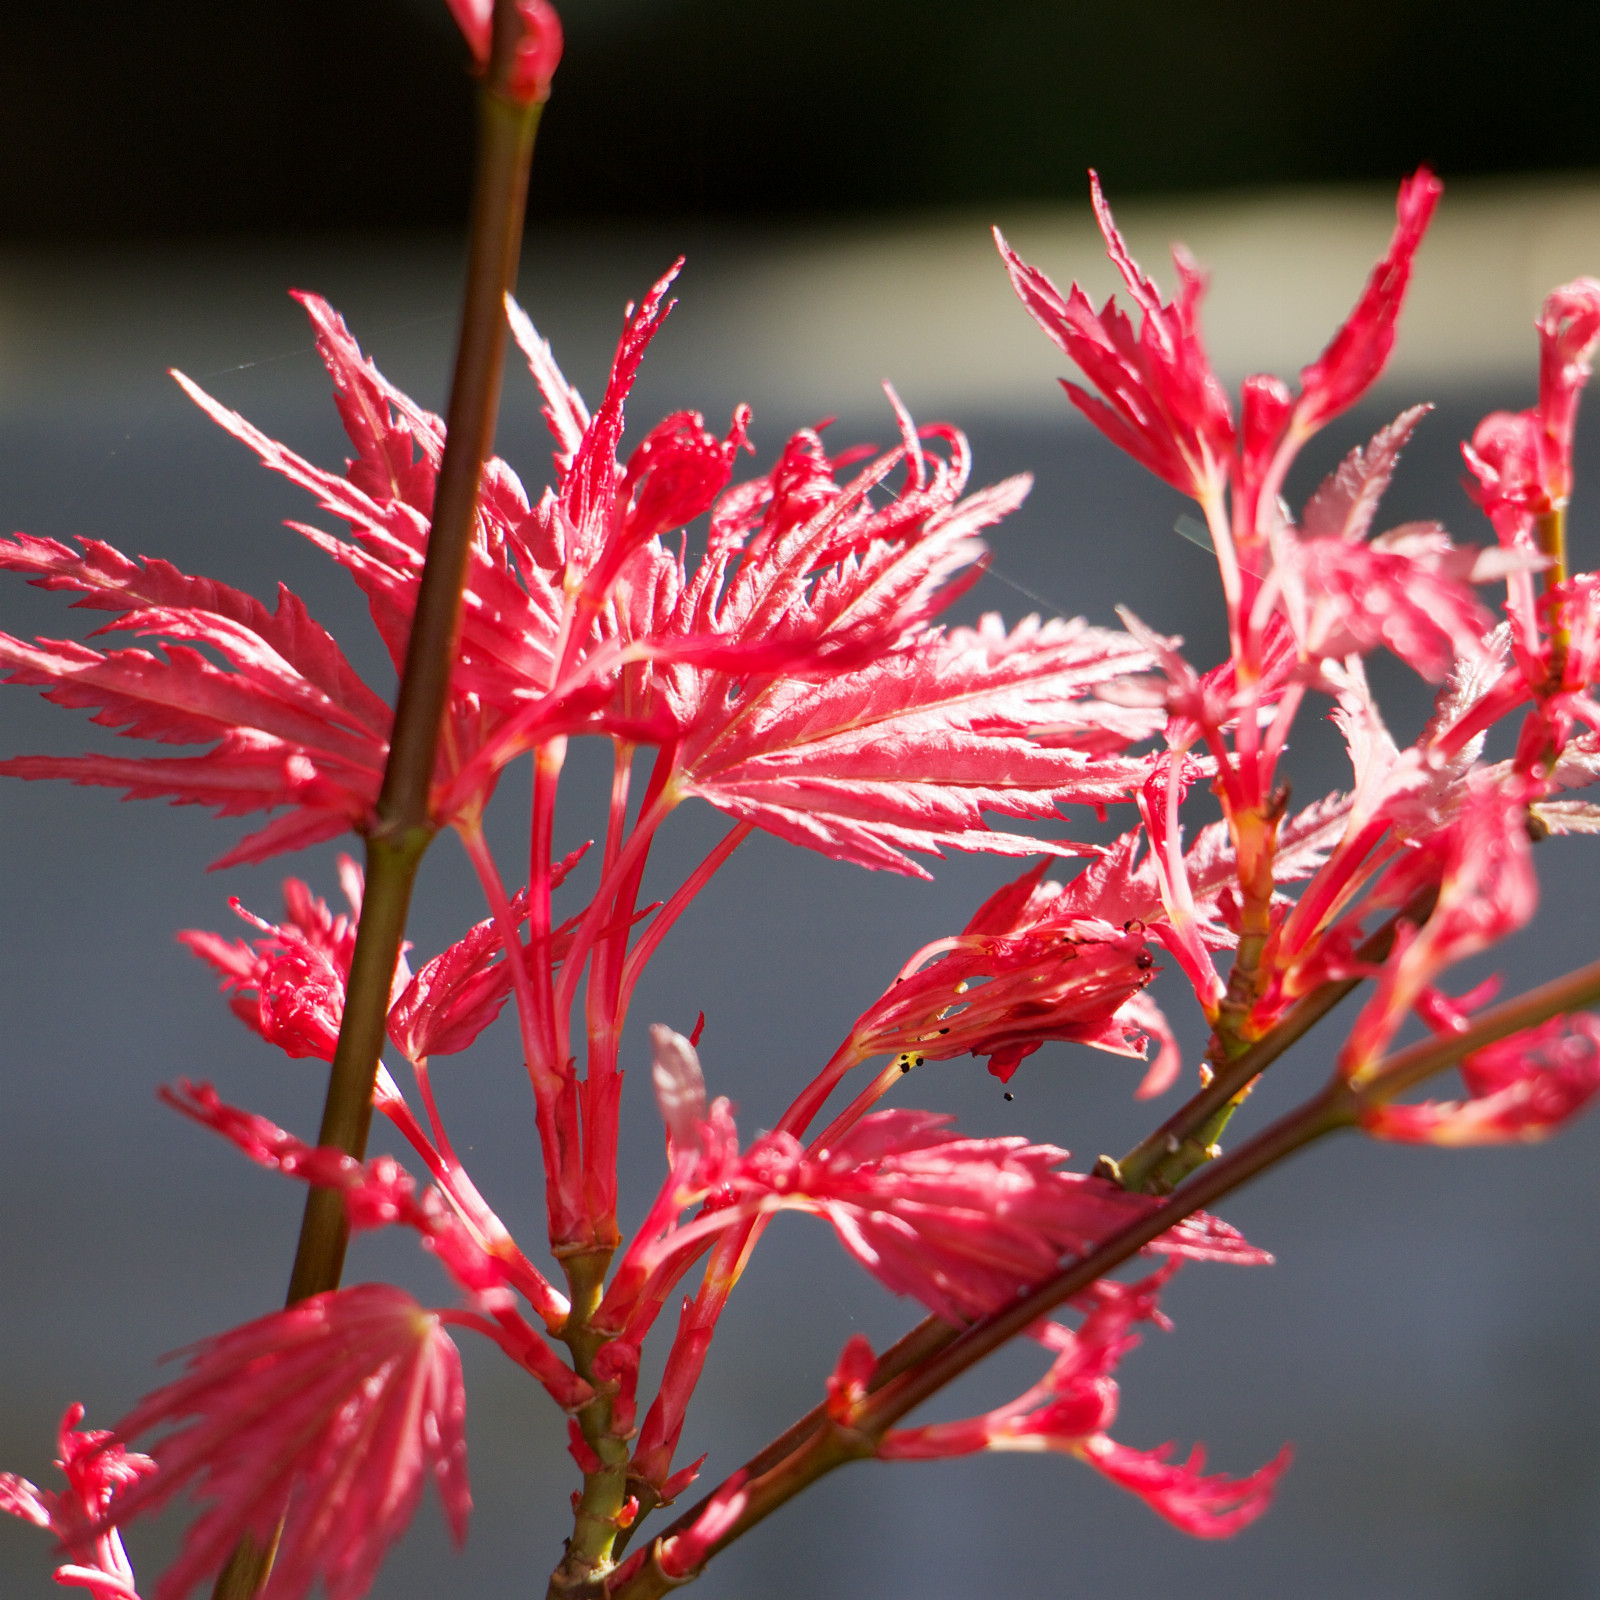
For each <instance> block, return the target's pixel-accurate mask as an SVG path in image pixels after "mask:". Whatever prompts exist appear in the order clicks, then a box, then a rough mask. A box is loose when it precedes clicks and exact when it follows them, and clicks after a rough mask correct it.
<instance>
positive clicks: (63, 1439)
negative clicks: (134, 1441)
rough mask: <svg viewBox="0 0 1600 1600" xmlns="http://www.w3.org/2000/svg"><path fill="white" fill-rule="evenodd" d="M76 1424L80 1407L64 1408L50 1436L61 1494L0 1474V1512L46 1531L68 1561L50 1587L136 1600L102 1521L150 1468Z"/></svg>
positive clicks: (111, 1439)
mask: <svg viewBox="0 0 1600 1600" xmlns="http://www.w3.org/2000/svg"><path fill="white" fill-rule="evenodd" d="M82 1421H83V1407H82V1406H81V1405H72V1406H68V1407H67V1410H66V1414H65V1415H64V1416H63V1417H62V1419H61V1426H60V1428H59V1429H58V1430H57V1435H56V1439H57V1448H58V1450H59V1452H60V1453H59V1455H58V1456H57V1457H56V1463H55V1464H56V1466H57V1468H58V1469H59V1470H60V1472H61V1473H62V1475H63V1476H64V1477H65V1478H66V1480H67V1487H66V1488H65V1489H63V1490H61V1491H59V1492H56V1491H53V1490H49V1489H37V1488H35V1487H34V1486H33V1485H32V1484H31V1483H29V1482H28V1480H27V1479H26V1478H19V1477H18V1476H17V1475H16V1474H15V1473H14V1472H0V1511H7V1512H9V1513H10V1514H11V1515H12V1516H14V1517H21V1518H22V1519H23V1520H24V1521H25V1522H31V1523H33V1524H34V1525H35V1526H36V1527H40V1528H47V1529H49V1530H50V1532H52V1533H53V1534H55V1536H56V1538H57V1539H59V1540H60V1541H61V1544H62V1546H63V1548H64V1549H65V1551H66V1553H67V1555H68V1557H69V1558H70V1559H68V1560H67V1561H65V1562H63V1563H62V1565H60V1566H59V1567H57V1568H56V1573H55V1578H56V1582H57V1583H61V1584H67V1585H69V1586H71V1587H74V1588H79V1589H87V1590H88V1591H89V1593H90V1594H91V1595H92V1596H93V1597H94V1600H139V1596H138V1593H137V1592H136V1591H135V1589H134V1578H133V1568H132V1566H131V1565H130V1564H129V1562H128V1556H127V1552H126V1551H125V1550H124V1549H123V1547H122V1538H121V1536H120V1535H119V1534H118V1533H117V1530H116V1529H115V1528H114V1527H110V1526H108V1525H107V1519H108V1517H110V1516H112V1515H114V1508H115V1507H116V1506H117V1504H118V1501H119V1498H120V1499H122V1500H124V1501H125V1500H126V1497H127V1492H128V1491H129V1490H130V1489H131V1488H132V1487H133V1485H135V1484H136V1483H138V1482H139V1481H140V1480H141V1479H144V1478H148V1477H149V1476H150V1474H152V1473H153V1472H155V1470H156V1463H155V1462H154V1461H153V1460H151V1458H150V1457H149V1456H145V1455H138V1454H136V1453H134V1452H131V1451H129V1450H126V1449H124V1448H123V1446H122V1445H121V1444H119V1443H118V1442H116V1435H115V1434H113V1433H112V1432H110V1431H108V1430H105V1429H89V1428H79V1426H78V1424H79V1423H80V1422H82Z"/></svg>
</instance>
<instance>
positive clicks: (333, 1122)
mask: <svg viewBox="0 0 1600 1600" xmlns="http://www.w3.org/2000/svg"><path fill="white" fill-rule="evenodd" d="M521 31H522V22H521V18H520V16H519V14H518V11H517V7H516V4H515V0H495V8H494V37H493V46H492V51H491V56H490V62H489V70H488V74H487V76H486V79H485V83H484V87H483V89H482V92H481V93H480V95H479V121H478V151H477V167H476V173H475V177H474V187H473V200H472V216H471V236H470V245H469V249H468V259H467V281H466V294H465V300H464V305H463V308H462V317H461V336H460V342H459V345H458V348H457V354H456V368H455V378H454V381H453V383H452V385H451V390H450V404H449V409H448V413H447V418H446V420H447V426H448V433H447V437H446V441H445V451H444V459H443V461H442V462H441V463H440V467H439V479H438V483H437V485H436V487H435V491H434V505H433V522H432V526H431V528H430V530H429V534H428V556H427V561H426V563H425V565H424V567H423V572H422V579H421V582H420V584H419V586H418V590H417V606H416V612H415V615H414V617H413V619H412V626H411V637H410V640H409V642H408V644H407V647H406V660H405V669H404V671H403V673H402V675H401V679H400V693H399V699H398V701H397V702H396V705H395V717H394V730H393V735H392V738H391V741H390V746H389V758H388V762H387V764H386V765H385V767H384V774H383V788H382V791H381V793H380V795H379V798H378V806H377V813H378V821H377V825H376V827H375V828H374V829H373V831H372V833H371V835H370V837H369V838H368V840H367V885H366V893H365V896H364V899H363V905H362V915H361V924H360V928H359V930H358V932H357V935H356V947H355V951H354V954H353V956H352V961H351V970H350V980H349V983H348V985H347V988H346V993H345V1006H344V1016H343V1019H342V1021H341V1024H340V1028H339V1042H338V1045H337V1047H336V1048H335V1051H334V1057H333V1065H332V1068H331V1070H330V1072H329V1077H328V1094H327V1099H326V1101H325V1103H324V1107H323V1114H322V1126H321V1129H320V1131H319V1134H318V1143H319V1144H323V1145H335V1146H337V1147H338V1148H339V1149H341V1150H343V1151H345V1152H346V1154H348V1155H352V1156H355V1157H356V1158H357V1159H360V1158H361V1157H363V1156H364V1155H365V1153H366V1146H367V1133H368V1130H369V1127H370V1125H371V1121H372V1089H373V1084H374V1082H375V1080H376V1078H377V1072H378V1060H379V1055H380V1053H381V1051H382V1049H383V1040H384V1035H385V1031H386V1028H387V1023H388V1012H389V991H390V986H391V984H392V982H393V979H394V970H395V963H396V962H397V961H398V960H399V957H400V945H401V940H402V938H403V936H404V933H405V925H406V914H407V911H408V910H409V907H410V903H411V888H412V884H413V882H414V881H415V879H416V872H417V867H418V864H419V863H420V862H421V860H422V856H423V852H424V851H425V850H426V849H427V846H428V842H429V840H430V839H431V838H432V837H433V833H434V824H433V821H432V819H431V817H430V815H429V808H428V799H429V790H430V788H431V786H432V782H433V774H434V765H435V760H436V756H437V751H438V746H439V738H440V734H441V731H442V729H443V726H444V718H445V712H446V710H447V707H448V704H449V693H450V675H451V670H452V668H453V666H454V663H455V655H456V639H457V636H458V634H459V631H460V622H461V595H462V590H463V588H464V587H465V584H466V575H467V560H468V556H469V554H470V551H471V548H472V535H473V530H474V527H475V525H476V521H477V506H478V487H479V482H480V480H481V478H482V475H483V463H484V461H485V460H486V458H487V457H488V454H489V451H490V449H491V447H492V445H493V440H494V426H495V416H496V413H497V411H498V409H499V404H500V376H501V372H502V370H503V368H504V365H505V344H506V319H505V296H506V292H507V291H508V290H509V288H510V287H511V284H512V282H513V280H514V278H515V275H516V269H517V258H518V254H519V251H520V248H521V242H522V224H523V211H524V205H525V202H526V197H527V188H528V166H529V162H530V160H531V159H532V154H533V140H534V134H535V132H536V130H537V128H538V124H539V109H540V108H539V106H538V105H537V104H535V105H523V104H519V103H517V102H516V101H514V100H512V99H511V98H509V97H508V95H507V94H506V93H505V88H506V85H507V84H508V82H509V80H510V74H511V68H512V64H513V62H514V59H515V53H516V47H517V44H518V42H519V40H520V37H521ZM348 1239H349V1228H348V1224H347V1223H346V1220H345V1214H344V1203H343V1200H342V1199H341V1197H340V1196H339V1194H338V1193H337V1192H336V1191H334V1190H330V1189H312V1191H311V1192H310V1194H309V1195H308V1196H307V1199H306V1209H305V1215H304V1218H303V1220H302V1222H301V1227H300V1242H299V1246H298V1248H297V1249H296V1252H295V1262H294V1270H293V1272H292V1274H291V1276H290V1281H289V1294H288V1303H289V1304H290V1305H293V1304H294V1303H295V1302H296V1301H298V1300H303V1299H306V1298H307V1297H309V1296H311V1295H316V1294H322V1293H324V1292H326V1291H328V1290H331V1289H336V1288H338V1286H339V1280H340V1277H341V1275H342V1273H343V1270H344V1255H345V1246H346V1244H347V1242H348ZM271 1559H272V1558H271V1552H270V1551H266V1552H263V1551H261V1550H260V1548H259V1546H257V1545H256V1544H255V1542H254V1541H253V1540H250V1539H249V1538H246V1539H245V1540H244V1541H242V1542H241V1544H240V1545H239V1547H238V1548H237V1549H236V1550H235V1552H234V1554H233V1556H232V1558H231V1559H230V1560H229V1562H228V1563H227V1565H226V1566H225V1567H224V1568H223V1570H222V1574H221V1576H220V1577H219V1578H218V1579H217V1583H216V1587H215V1589H214V1590H213V1600H252V1597H253V1596H254V1595H256V1594H257V1593H258V1592H259V1591H260V1588H261V1586H262V1585H263V1584H264V1583H265V1581H266V1578H267V1576H268V1574H269V1572H270V1571H271Z"/></svg>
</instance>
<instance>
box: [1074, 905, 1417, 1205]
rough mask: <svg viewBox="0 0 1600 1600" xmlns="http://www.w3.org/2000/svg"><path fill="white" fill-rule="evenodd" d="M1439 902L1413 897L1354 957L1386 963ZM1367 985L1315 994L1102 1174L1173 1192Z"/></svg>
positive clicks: (1351, 981) (1345, 983)
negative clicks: (1284, 1063) (1315, 1032)
mask: <svg viewBox="0 0 1600 1600" xmlns="http://www.w3.org/2000/svg"><path fill="white" fill-rule="evenodd" d="M1437 898H1438V891H1437V890H1435V889H1424V890H1422V891H1421V892H1420V893H1418V894H1416V895H1414V896H1413V897H1412V898H1411V900H1410V901H1409V902H1408V903H1407V904H1406V905H1405V906H1404V907H1403V908H1402V909H1401V910H1399V911H1397V912H1396V913H1395V914H1394V916H1392V917H1391V918H1390V919H1389V920H1388V921H1387V922H1386V923H1384V925H1383V926H1382V927H1381V928H1379V929H1378V930H1377V932H1375V933H1374V934H1373V935H1372V936H1371V937H1370V938H1368V939H1367V940H1365V941H1364V942H1363V943H1362V944H1361V945H1359V946H1358V947H1357V949H1356V952H1355V959H1356V960H1357V961H1359V962H1361V963H1362V964H1363V965H1369V966H1370V965H1376V964H1377V963H1379V962H1381V961H1384V960H1387V959H1388V955H1389V952H1390V950H1392V949H1393V948H1394V939H1395V934H1396V933H1397V932H1398V931H1399V927H1400V924H1401V923H1402V922H1409V923H1411V924H1413V925H1414V926H1419V927H1420V926H1421V924H1423V923H1424V922H1426V921H1427V920H1428V918H1429V917H1430V916H1432V915H1433V906H1434V901H1435V900H1436V899H1437ZM1361 981H1362V980H1361V978H1360V977H1359V976H1356V977H1351V978H1340V979H1338V980H1337V981H1336V982H1333V983H1324V984H1322V985H1320V986H1319V987H1318V988H1316V989H1313V990H1312V991H1311V993H1310V994H1308V995H1307V996H1306V997H1305V998H1304V999H1303V1000H1301V1001H1300V1002H1299V1004H1298V1005H1296V1006H1295V1007H1294V1008H1293V1009H1292V1010H1291V1011H1290V1012H1289V1013H1288V1014H1287V1015H1286V1016H1284V1017H1283V1018H1282V1020H1281V1021H1279V1023H1278V1024H1277V1026H1276V1027H1274V1028H1273V1029H1272V1030H1271V1032H1270V1033H1265V1034H1263V1035H1262V1036H1261V1038H1259V1039H1258V1040H1257V1041H1256V1042H1255V1043H1254V1044H1253V1045H1251V1046H1250V1048H1249V1049H1248V1050H1246V1051H1245V1052H1244V1054H1243V1055H1240V1056H1236V1057H1234V1059H1233V1060H1232V1061H1228V1062H1225V1063H1224V1064H1223V1065H1222V1066H1221V1067H1219V1068H1218V1069H1217V1073H1216V1076H1215V1077H1213V1078H1212V1080H1211V1082H1210V1083H1208V1084H1207V1085H1206V1086H1205V1087H1204V1088H1203V1089H1202V1090H1201V1091H1200V1092H1199V1094H1197V1095H1195V1096H1194V1098H1193V1099H1191V1100H1190V1101H1189V1102H1188V1103H1187V1104H1185V1105H1183V1106H1180V1107H1179V1108H1178V1110H1177V1111H1175V1112H1174V1113H1173V1114H1172V1115H1171V1116H1170V1117H1168V1118H1167V1120H1166V1121H1165V1122H1163V1123H1162V1124H1161V1126H1160V1127H1159V1128H1157V1129H1156V1131H1155V1132H1154V1133H1152V1134H1150V1135H1149V1137H1147V1138H1145V1139H1143V1140H1141V1141H1140V1142H1139V1143H1138V1144H1136V1145H1135V1146H1134V1147H1133V1149H1132V1150H1130V1151H1129V1152H1128V1153H1127V1155H1125V1156H1124V1157H1123V1158H1122V1159H1121V1160H1120V1161H1118V1162H1111V1161H1105V1160H1103V1161H1102V1164H1101V1167H1100V1169H1098V1170H1100V1172H1101V1175H1102V1176H1104V1177H1114V1178H1115V1179H1116V1180H1117V1182H1119V1183H1120V1184H1121V1185H1122V1186H1123V1188H1124V1189H1132V1190H1135V1191H1137V1192H1139V1193H1145V1194H1149V1193H1170V1192H1171V1191H1172V1189H1173V1188H1175V1187H1176V1186H1177V1185H1178V1184H1179V1183H1181V1182H1182V1181H1183V1179H1184V1178H1185V1177H1187V1176H1188V1174H1189V1173H1190V1172H1192V1171H1193V1170H1194V1169H1195V1168H1196V1167H1197V1166H1199V1165H1201V1164H1202V1163H1203V1162H1205V1161H1208V1160H1210V1159H1211V1155H1210V1151H1211V1149H1212V1148H1213V1147H1214V1146H1215V1144H1216V1141H1217V1139H1218V1138H1220V1137H1221V1134H1222V1131H1223V1129H1224V1128H1226V1126H1227V1124H1228V1121H1229V1119H1230V1118H1231V1117H1232V1115H1233V1113H1234V1111H1235V1110H1236V1109H1237V1108H1238V1106H1239V1104H1240V1103H1241V1102H1242V1100H1243V1098H1244V1095H1245V1093H1246V1092H1247V1091H1248V1089H1249V1088H1250V1085H1251V1084H1252V1083H1254V1082H1255V1080H1256V1079H1257V1078H1258V1077H1260V1075H1261V1074H1262V1073H1263V1072H1264V1071H1265V1070H1266V1069H1267V1068H1268V1067H1269V1066H1271V1065H1272V1063H1273V1062H1274V1061H1276V1060H1277V1059H1278V1057H1279V1056H1281V1055H1282V1054H1283V1053H1284V1052H1285V1051H1286V1050H1287V1049H1288V1048H1289V1047H1290V1046H1291V1045H1293V1044H1296V1043H1297V1042H1298V1041H1299V1040H1300V1039H1302V1038H1303V1037H1304V1036H1305V1035H1306V1034H1307V1033H1308V1032H1310V1030H1311V1029H1312V1028H1314V1027H1315V1026H1316V1025H1317V1024H1318V1023H1319V1022H1321V1021H1322V1019H1323V1018H1324V1017H1325V1016H1327V1014H1328V1013H1329V1012H1330V1011H1332V1010H1333V1008H1334V1007H1335V1006H1337V1005H1338V1004H1339V1002H1340V1001H1341V1000H1343V999H1344V998H1345V997H1346V996H1347V995H1349V994H1350V993H1351V992H1352V991H1353V990H1355V989H1356V988H1358V987H1359V986H1360V984H1361Z"/></svg>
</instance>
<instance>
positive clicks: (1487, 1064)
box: [1361, 1012, 1600, 1145]
mask: <svg viewBox="0 0 1600 1600" xmlns="http://www.w3.org/2000/svg"><path fill="white" fill-rule="evenodd" d="M1460 1070H1461V1079H1462V1082H1463V1083H1464V1084H1465V1085H1466V1088H1467V1093H1468V1098H1467V1099H1465V1100H1427V1101H1424V1102H1422V1103H1421V1104H1420V1105H1394V1104H1389V1105H1380V1106H1374V1107H1372V1108H1371V1109H1370V1110H1368V1111H1367V1112H1366V1113H1365V1114H1364V1115H1363V1117H1362V1119H1361V1125H1362V1127H1364V1128H1365V1129H1366V1130H1367V1132H1368V1133H1371V1134H1374V1135H1375V1136H1376V1137H1378V1138H1380V1139H1390V1140H1395V1141H1397V1142H1399V1143H1403V1144H1440V1145H1473V1144H1506V1143H1511V1142H1513V1141H1518V1140H1520V1141H1524V1142H1526V1141H1531V1140H1536V1139H1547V1138H1549V1137H1550V1135H1551V1134H1553V1133H1555V1132H1557V1131H1558V1130H1559V1129H1560V1128H1562V1127H1564V1126H1565V1125H1566V1124H1567V1123H1568V1122H1570V1121H1571V1120H1572V1118H1573V1117H1575V1116H1577V1114H1578V1113H1579V1112H1580V1111H1582V1110H1583V1109H1584V1107H1585V1106H1587V1105H1588V1104H1589V1102H1590V1101H1591V1100H1592V1099H1594V1097H1595V1095H1596V1093H1597V1092H1600V1019H1597V1018H1595V1017H1594V1016H1592V1015H1590V1014H1589V1013H1587V1012H1579V1013H1577V1014H1575V1015H1572V1016H1565V1017H1553V1018H1551V1020H1550V1021H1549V1022H1545V1023H1541V1024H1540V1025H1539V1026H1538V1027H1536V1028H1529V1029H1527V1030H1525V1031H1524V1032H1522V1033H1514V1034H1512V1035H1511V1036H1510V1037H1509V1038H1506V1039H1501V1040H1500V1041H1498V1042H1497V1043H1495V1044H1492V1045H1488V1046H1486V1047H1485V1048H1484V1049H1482V1050H1479V1051H1476V1052H1475V1053H1474V1054H1472V1055H1470V1056H1468V1057H1467V1058H1466V1059H1465V1060H1464V1061H1463V1062H1462V1063H1461V1069H1460Z"/></svg>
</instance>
